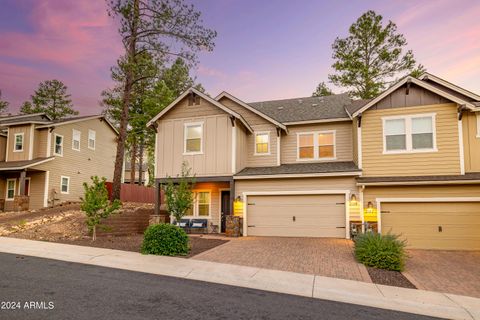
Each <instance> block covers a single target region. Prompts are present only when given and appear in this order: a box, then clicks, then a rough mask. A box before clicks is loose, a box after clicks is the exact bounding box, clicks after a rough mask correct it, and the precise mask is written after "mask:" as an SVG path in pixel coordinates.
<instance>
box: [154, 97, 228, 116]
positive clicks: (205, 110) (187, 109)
mask: <svg viewBox="0 0 480 320" xmlns="http://www.w3.org/2000/svg"><path fill="white" fill-rule="evenodd" d="M225 114H226V113H225V112H224V111H223V110H222V109H220V108H219V107H217V106H214V105H213V104H211V103H210V102H208V101H206V100H204V99H202V98H200V104H199V105H196V104H194V105H192V106H189V105H188V97H186V98H184V99H182V100H181V101H180V102H178V104H177V105H176V106H175V107H174V108H172V109H170V110H169V111H168V112H167V113H166V114H165V115H164V116H163V117H162V118H161V120H172V119H182V118H194V117H198V116H203V117H207V116H216V115H225Z"/></svg>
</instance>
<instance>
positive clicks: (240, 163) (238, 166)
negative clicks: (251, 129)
mask: <svg viewBox="0 0 480 320" xmlns="http://www.w3.org/2000/svg"><path fill="white" fill-rule="evenodd" d="M236 126H237V127H236V131H235V132H236V133H237V142H236V144H237V150H236V154H235V156H236V161H235V172H239V171H242V170H243V169H244V168H245V167H246V166H247V153H246V152H245V150H247V134H248V131H247V129H246V128H245V127H244V126H243V125H241V124H240V121H238V120H237V121H236Z"/></svg>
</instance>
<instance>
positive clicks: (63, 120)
mask: <svg viewBox="0 0 480 320" xmlns="http://www.w3.org/2000/svg"><path fill="white" fill-rule="evenodd" d="M100 116H101V115H100V114H91V115H89V116H75V117H68V118H63V119H56V120H53V121H52V122H53V123H62V122H67V121H73V120H82V119H86V118H92V117H100Z"/></svg>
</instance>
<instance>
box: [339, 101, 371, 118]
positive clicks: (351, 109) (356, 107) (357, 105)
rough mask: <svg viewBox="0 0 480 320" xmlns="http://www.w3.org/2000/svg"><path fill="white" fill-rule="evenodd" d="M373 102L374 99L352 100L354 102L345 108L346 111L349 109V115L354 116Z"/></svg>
mask: <svg viewBox="0 0 480 320" xmlns="http://www.w3.org/2000/svg"><path fill="white" fill-rule="evenodd" d="M370 101H372V99H358V100H352V102H351V103H350V104H349V105H346V106H345V109H347V111H348V113H349V114H350V115H352V114H353V113H354V112H356V111H357V110H359V109H360V108H361V107H363V106H364V105H366V104H367V103H369V102H370Z"/></svg>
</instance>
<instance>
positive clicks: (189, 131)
mask: <svg viewBox="0 0 480 320" xmlns="http://www.w3.org/2000/svg"><path fill="white" fill-rule="evenodd" d="M202 137H203V123H189V124H185V149H184V153H186V154H198V153H202Z"/></svg>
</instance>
